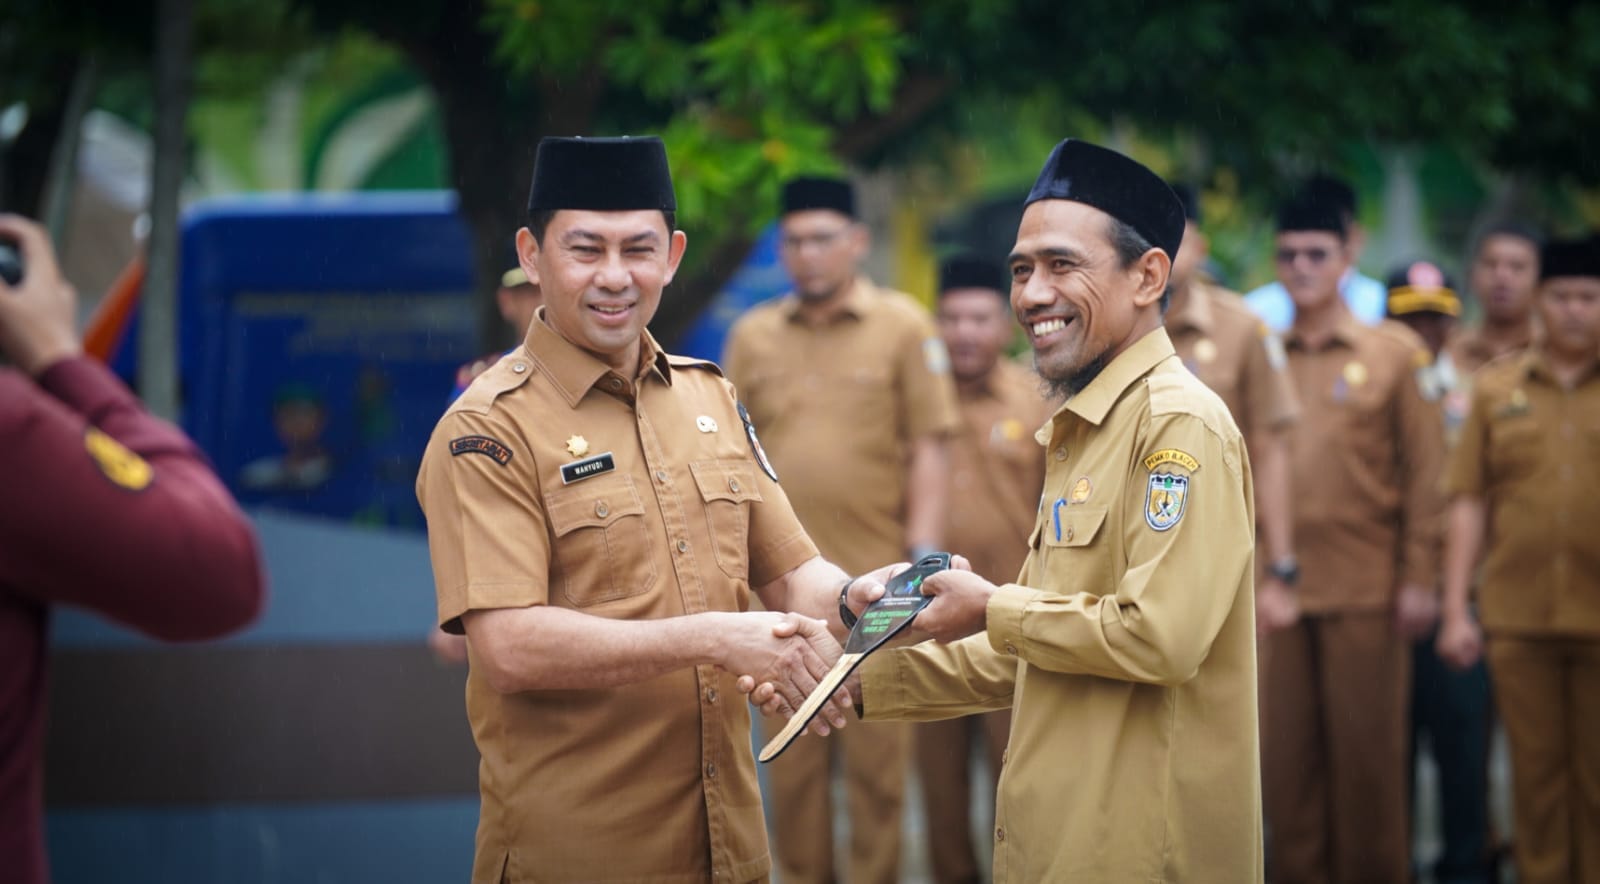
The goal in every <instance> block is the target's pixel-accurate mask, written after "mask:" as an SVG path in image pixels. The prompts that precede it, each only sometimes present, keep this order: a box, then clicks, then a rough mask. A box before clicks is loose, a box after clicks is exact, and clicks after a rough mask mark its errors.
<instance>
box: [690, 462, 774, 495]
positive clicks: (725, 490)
mask: <svg viewBox="0 0 1600 884" xmlns="http://www.w3.org/2000/svg"><path fill="white" fill-rule="evenodd" d="M689 472H691V473H693V474H694V483H695V484H696V485H698V486H699V487H700V497H701V499H703V500H706V501H712V500H726V501H731V502H733V503H742V502H744V501H747V500H760V499H761V489H759V488H757V487H756V478H755V477H756V473H755V470H754V469H752V468H751V465H750V464H748V463H746V462H744V461H738V460H700V461H694V462H693V463H691V464H689Z"/></svg>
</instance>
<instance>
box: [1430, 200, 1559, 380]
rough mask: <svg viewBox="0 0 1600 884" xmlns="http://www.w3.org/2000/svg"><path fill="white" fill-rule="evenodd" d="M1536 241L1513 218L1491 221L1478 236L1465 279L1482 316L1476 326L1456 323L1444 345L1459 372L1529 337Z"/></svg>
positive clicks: (1480, 364) (1536, 284)
mask: <svg viewBox="0 0 1600 884" xmlns="http://www.w3.org/2000/svg"><path fill="white" fill-rule="evenodd" d="M1540 243H1541V240H1540V237H1539V234H1538V232H1537V231H1535V230H1533V229H1532V228H1529V227H1526V226H1524V225H1522V224H1517V223H1514V222H1507V223H1503V224H1496V225H1494V226H1492V227H1490V228H1489V229H1488V230H1486V231H1484V233H1483V235H1482V236H1479V237H1478V242H1477V246H1476V248H1474V249H1473V252H1472V275H1471V277H1470V278H1469V279H1468V283H1469V284H1470V285H1471V286H1472V294H1473V297H1475V298H1477V300H1478V306H1479V307H1480V308H1482V311H1483V312H1482V316H1481V317H1480V319H1479V322H1478V324H1477V325H1476V326H1472V327H1466V328H1461V329H1459V330H1458V331H1457V333H1456V336H1455V338H1454V340H1452V341H1451V342H1450V348H1449V349H1450V358H1451V360H1452V361H1453V362H1454V363H1455V366H1456V369H1457V370H1458V371H1459V372H1461V373H1462V374H1463V375H1471V374H1472V373H1473V372H1475V371H1477V370H1478V369H1479V368H1482V367H1483V366H1484V365H1485V364H1486V363H1488V362H1489V361H1491V360H1493V359H1496V358H1498V357H1500V356H1504V355H1505V354H1507V353H1515V352H1518V351H1521V350H1526V349H1527V348H1528V347H1529V346H1530V345H1531V344H1532V343H1533V340H1534V333H1535V331H1536V329H1537V323H1536V320H1535V318H1534V297H1535V295H1536V294H1537V293H1538V288H1539V246H1540Z"/></svg>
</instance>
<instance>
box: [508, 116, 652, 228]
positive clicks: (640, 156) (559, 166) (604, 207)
mask: <svg viewBox="0 0 1600 884" xmlns="http://www.w3.org/2000/svg"><path fill="white" fill-rule="evenodd" d="M555 209H588V210H591V211H596V212H632V211H638V210H640V209H658V210H660V211H662V212H676V211H677V210H678V200H677V197H676V195H675V194H674V193H673V190H672V170H671V169H670V168H668V166H667V148H666V145H664V144H662V143H661V139H660V138H657V137H655V136H654V135H647V136H640V137H630V136H624V137H621V138H558V137H550V138H545V139H543V140H541V141H540V142H539V152H538V155H537V156H536V157H535V159H534V161H533V188H532V189H531V190H530V191H529V193H528V211H529V212H530V213H532V212H540V211H547V210H555Z"/></svg>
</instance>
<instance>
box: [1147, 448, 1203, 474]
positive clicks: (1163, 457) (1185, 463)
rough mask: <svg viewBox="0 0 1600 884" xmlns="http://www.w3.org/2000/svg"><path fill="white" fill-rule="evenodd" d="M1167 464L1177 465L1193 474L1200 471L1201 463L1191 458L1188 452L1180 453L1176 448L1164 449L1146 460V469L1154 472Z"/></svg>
mask: <svg viewBox="0 0 1600 884" xmlns="http://www.w3.org/2000/svg"><path fill="white" fill-rule="evenodd" d="M1167 463H1175V464H1177V465H1178V466H1180V467H1183V468H1184V469H1186V470H1188V471H1189V472H1191V473H1192V472H1194V471H1195V470H1198V469H1200V461H1198V460H1195V459H1194V458H1193V457H1191V456H1190V455H1189V453H1188V452H1187V451H1179V450H1178V449H1176V448H1163V449H1161V450H1160V451H1157V452H1156V453H1155V454H1152V455H1150V456H1149V457H1147V458H1145V459H1144V468H1145V469H1147V470H1154V469H1155V468H1156V467H1159V466H1161V465H1162V464H1167Z"/></svg>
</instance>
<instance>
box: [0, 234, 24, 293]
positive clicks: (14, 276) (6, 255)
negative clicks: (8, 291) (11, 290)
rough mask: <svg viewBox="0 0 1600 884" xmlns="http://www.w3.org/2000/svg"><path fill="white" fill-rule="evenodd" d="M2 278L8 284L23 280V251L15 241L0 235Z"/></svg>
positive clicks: (15, 283)
mask: <svg viewBox="0 0 1600 884" xmlns="http://www.w3.org/2000/svg"><path fill="white" fill-rule="evenodd" d="M0 279H4V280H5V281H6V285H17V284H18V283H20V282H22V252H21V250H19V249H18V248H17V244H16V242H15V241H13V240H11V239H10V238H8V237H4V236H0Z"/></svg>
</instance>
